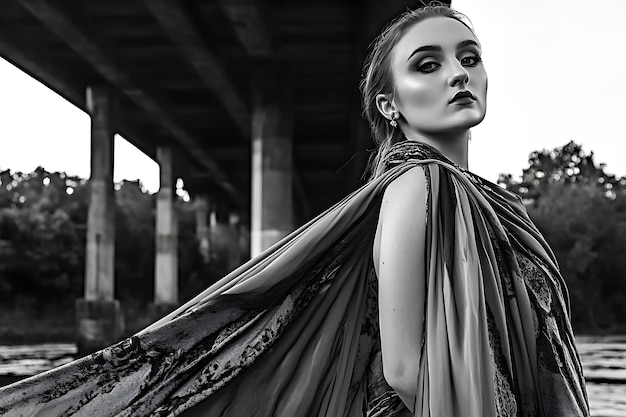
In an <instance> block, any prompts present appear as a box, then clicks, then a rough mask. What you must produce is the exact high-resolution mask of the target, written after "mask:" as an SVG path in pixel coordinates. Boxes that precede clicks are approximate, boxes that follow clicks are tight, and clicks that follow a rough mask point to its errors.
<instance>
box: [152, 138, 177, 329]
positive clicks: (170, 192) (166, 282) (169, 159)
mask: <svg viewBox="0 0 626 417" xmlns="http://www.w3.org/2000/svg"><path fill="white" fill-rule="evenodd" d="M157 162H158V163H159V169H160V187H159V191H158V193H157V202H156V205H157V208H156V234H155V236H156V259H155V268H154V273H155V282H154V304H153V305H152V310H153V311H152V313H153V316H154V318H160V317H162V316H164V315H165V314H167V313H169V312H170V311H172V310H173V309H174V308H176V307H177V306H178V254H177V246H178V245H177V237H178V227H177V218H176V211H175V210H174V187H175V184H174V175H173V166H172V165H173V155H172V149H171V148H169V147H159V148H157Z"/></svg>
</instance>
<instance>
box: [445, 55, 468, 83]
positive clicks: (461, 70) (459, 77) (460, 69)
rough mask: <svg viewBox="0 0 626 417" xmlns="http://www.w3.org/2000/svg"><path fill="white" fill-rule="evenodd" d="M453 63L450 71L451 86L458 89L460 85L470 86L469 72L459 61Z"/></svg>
mask: <svg viewBox="0 0 626 417" xmlns="http://www.w3.org/2000/svg"><path fill="white" fill-rule="evenodd" d="M452 61H453V63H452V69H451V70H450V78H449V84H450V86H451V87H456V86H457V85H459V84H468V83H469V81H470V79H469V73H468V72H467V70H466V69H465V67H464V66H463V65H461V63H460V62H459V61H457V60H456V59H454V60H452Z"/></svg>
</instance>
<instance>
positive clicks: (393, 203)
mask: <svg viewBox="0 0 626 417" xmlns="http://www.w3.org/2000/svg"><path fill="white" fill-rule="evenodd" d="M427 192H428V188H427V184H426V173H425V172H424V167H422V166H416V167H413V168H411V169H409V170H408V171H406V172H404V173H402V174H401V175H400V176H398V178H396V179H394V180H393V181H392V182H391V183H390V184H389V185H388V186H387V188H386V189H385V192H384V195H383V201H382V207H381V217H383V216H384V213H385V212H387V211H396V210H402V209H403V208H404V209H407V208H411V207H412V208H414V209H415V208H417V207H416V205H421V204H419V203H420V202H422V201H424V198H425V196H426V193H427Z"/></svg>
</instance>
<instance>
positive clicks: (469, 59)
mask: <svg viewBox="0 0 626 417" xmlns="http://www.w3.org/2000/svg"><path fill="white" fill-rule="evenodd" d="M480 61H482V58H481V57H480V56H478V55H476V54H469V55H464V56H462V57H461V65H463V66H466V67H475V66H476V65H478V63H479V62H480Z"/></svg>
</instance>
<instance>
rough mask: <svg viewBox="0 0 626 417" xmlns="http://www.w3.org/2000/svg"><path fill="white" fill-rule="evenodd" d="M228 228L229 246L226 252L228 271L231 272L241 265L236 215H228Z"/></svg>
mask: <svg viewBox="0 0 626 417" xmlns="http://www.w3.org/2000/svg"><path fill="white" fill-rule="evenodd" d="M228 227H229V235H230V237H231V239H230V246H229V251H228V255H229V256H228V270H229V271H232V270H234V269H235V268H237V267H238V266H239V265H241V261H242V259H241V249H240V247H239V215H238V214H237V213H230V214H229V215H228Z"/></svg>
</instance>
